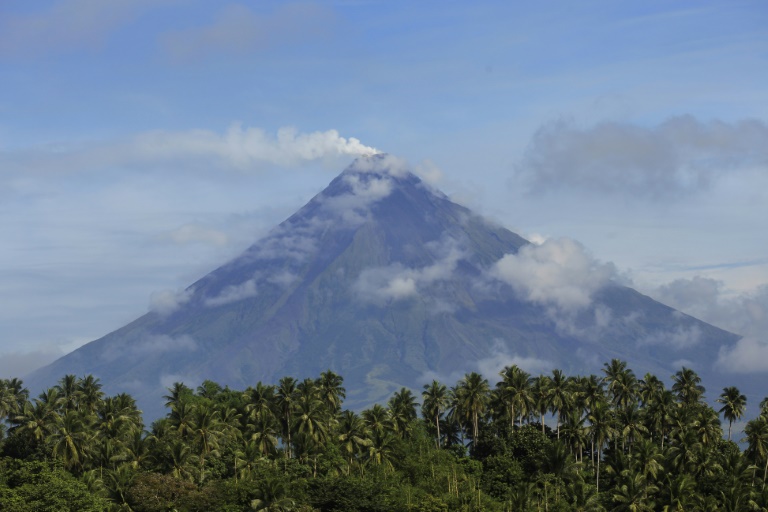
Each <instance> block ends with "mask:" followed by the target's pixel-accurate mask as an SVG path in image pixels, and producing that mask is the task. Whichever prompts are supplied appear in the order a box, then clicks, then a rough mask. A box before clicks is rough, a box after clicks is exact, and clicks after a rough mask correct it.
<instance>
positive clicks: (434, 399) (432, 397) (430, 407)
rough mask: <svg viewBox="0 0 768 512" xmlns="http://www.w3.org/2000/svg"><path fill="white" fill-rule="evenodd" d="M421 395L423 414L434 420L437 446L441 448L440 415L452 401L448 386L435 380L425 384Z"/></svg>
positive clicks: (426, 417)
mask: <svg viewBox="0 0 768 512" xmlns="http://www.w3.org/2000/svg"><path fill="white" fill-rule="evenodd" d="M421 397H422V405H421V414H422V415H423V416H424V418H425V419H427V420H429V421H432V420H434V422H435V429H436V430H437V447H438V448H440V445H441V443H440V417H441V416H442V415H443V413H444V412H445V410H446V409H447V408H448V404H449V403H450V397H449V394H448V388H447V387H445V385H444V384H440V383H439V382H438V381H436V380H433V381H432V382H431V383H430V384H424V391H423V392H422V393H421Z"/></svg>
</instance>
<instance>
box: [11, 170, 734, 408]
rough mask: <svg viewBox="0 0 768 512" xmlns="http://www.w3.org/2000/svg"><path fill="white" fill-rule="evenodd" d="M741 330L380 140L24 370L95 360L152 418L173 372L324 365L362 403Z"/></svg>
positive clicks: (645, 356) (639, 359) (650, 353)
mask: <svg viewBox="0 0 768 512" xmlns="http://www.w3.org/2000/svg"><path fill="white" fill-rule="evenodd" d="M737 339H738V336H736V335H734V334H731V333H728V332H725V331H723V330H720V329H718V328H716V327H713V326H711V325H709V324H706V323H704V322H701V321H699V320H696V319H694V318H692V317H689V316H687V315H685V314H682V313H680V312H678V311H675V310H673V309H671V308H669V307H667V306H665V305H663V304H660V303H658V302H656V301H654V300H652V299H650V298H649V297H646V296H644V295H641V294H640V293H638V292H636V291H634V290H632V289H631V288H628V287H626V286H623V285H622V284H621V279H620V278H619V277H618V276H617V275H616V272H615V270H614V269H613V268H612V266H611V265H607V264H603V263H600V262H599V261H596V260H595V259H594V258H592V257H591V256H590V255H589V254H588V253H587V252H586V251H585V250H584V249H583V248H582V247H581V246H579V245H578V244H577V243H575V242H573V241H570V240H554V241H547V242H545V243H544V244H541V245H536V244H532V243H529V242H528V241H527V240H525V239H523V238H521V237H520V236H518V235H516V234H515V233H512V232H511V231H509V230H507V229H504V228H502V227H499V226H497V225H494V224H493V223H490V222H488V221H487V220H485V219H483V218H482V217H480V216H478V215H476V214H474V213H472V212H471V211H470V210H468V209H467V208H465V207H463V206H460V205H458V204H456V203H454V202H452V201H451V200H450V199H449V198H448V197H446V196H445V195H443V194H442V193H440V192H439V191H437V190H435V189H433V188H432V187H431V186H429V185H427V184H425V183H424V182H422V181H421V180H420V179H419V178H417V177H416V176H415V175H413V174H412V173H410V172H409V171H408V170H407V168H406V166H405V165H404V164H403V163H402V162H401V161H400V160H398V159H396V158H394V157H391V156H388V155H374V156H369V157H361V158H359V159H358V160H356V161H355V162H353V163H352V165H350V166H349V167H348V168H347V169H346V170H344V171H343V172H342V173H341V174H340V175H339V176H338V177H336V178H335V179H334V180H333V181H332V182H331V183H330V184H329V185H328V187H327V188H326V189H325V190H323V191H322V192H321V193H319V194H318V195H317V196H315V197H314V198H312V200H310V201H309V202H308V203H307V204H306V205H305V206H304V207H303V208H301V209H300V210H299V211H297V212H296V213H295V214H294V215H292V216H291V217H290V218H288V219H287V220H285V221H284V222H283V223H281V224H280V225H278V226H277V227H276V228H274V229H273V230H272V231H271V232H270V233H269V234H268V235H267V236H266V237H265V238H263V239H261V240H259V241H258V242H256V243H255V244H254V245H252V246H251V247H249V248H248V249H247V250H246V251H245V252H244V253H243V254H242V255H241V256H239V257H238V258H236V259H234V260H232V261H230V262H229V263H227V264H225V265H223V266H222V267H220V268H218V269H216V270H214V271H213V272H211V273H210V274H208V275H206V276H205V277H203V278H202V279H200V280H198V281H197V282H195V283H194V284H192V285H191V286H189V287H188V288H187V289H186V290H185V291H184V292H183V293H181V294H177V295H176V296H173V297H165V300H163V301H157V302H156V304H155V307H154V308H153V310H152V311H150V312H149V313H147V314H145V315H144V316H142V317H140V318H138V319H137V320H135V321H133V322H131V323H130V324H128V325H126V326H124V327H122V328H120V329H118V330H116V331H114V332H112V333H110V334H108V335H106V336H104V337H103V338H101V339H98V340H96V341H93V342H91V343H88V344H87V345H84V346H83V347H81V348H79V349H77V350H75V351H74V352H72V353H70V354H68V355H66V356H64V357H62V358H61V359H59V360H57V361H55V362H54V363H52V364H50V365H48V366H46V367H44V368H41V369H39V370H37V371H36V372H34V373H33V374H32V375H30V376H29V377H27V379H26V381H27V384H28V385H30V387H31V389H33V390H35V389H38V388H42V387H44V386H50V385H53V384H54V383H55V382H56V381H57V380H58V379H59V378H61V377H62V376H63V375H65V374H77V375H84V374H94V375H95V376H97V377H99V378H100V379H101V382H102V383H103V384H104V388H105V390H106V391H108V392H120V391H125V392H128V393H131V394H132V395H133V396H134V397H136V398H137V400H138V401H139V404H140V405H141V406H142V407H143V408H144V409H145V411H146V413H147V415H148V416H149V417H154V416H157V415H159V414H161V412H162V409H161V402H162V398H161V397H162V395H163V394H165V391H166V389H165V388H167V387H169V386H171V385H172V384H173V382H175V381H183V382H185V383H187V384H188V385H190V386H196V385H197V384H199V383H200V382H201V381H202V380H204V379H210V380H214V381H216V382H219V383H221V384H226V385H229V386H231V387H233V388H237V389H244V388H245V387H247V386H252V385H255V384H256V382H257V381H260V380H261V381H265V382H270V383H271V382H276V381H277V380H278V379H279V378H280V377H283V376H288V375H291V376H294V377H298V378H302V377H307V376H317V375H318V374H319V373H320V372H322V371H324V370H326V369H331V370H333V371H335V372H337V373H339V374H341V375H342V376H343V377H344V379H345V382H344V384H345V387H346V388H347V401H346V403H347V405H348V406H350V407H358V408H359V407H363V406H366V405H369V404H371V403H373V402H375V401H383V400H385V399H386V398H387V397H388V396H389V395H390V394H391V393H392V392H393V391H395V390H397V389H399V388H400V387H402V386H406V387H410V388H412V389H415V390H419V389H421V386H422V385H423V384H424V383H425V382H427V381H429V380H431V379H432V378H438V379H442V380H445V381H446V382H452V379H456V378H458V377H460V376H462V375H463V374H464V373H465V372H468V371H481V372H483V373H484V374H485V376H486V377H493V376H494V375H493V374H492V373H495V372H498V370H500V369H501V368H502V367H503V365H505V364H517V365H518V366H521V367H523V368H525V369H527V370H528V371H531V372H539V371H549V370H550V369H551V368H554V367H559V368H561V369H563V370H565V371H566V372H567V373H568V372H570V373H574V374H575V373H589V372H595V371H597V369H599V368H600V366H601V365H602V363H603V362H605V361H608V360H610V359H612V358H621V359H625V360H628V361H629V362H630V365H631V366H632V367H633V368H634V369H635V370H636V372H638V373H640V374H642V373H644V372H646V371H651V372H655V373H659V375H661V376H664V375H670V374H671V373H674V371H676V370H677V369H679V367H678V368H674V367H673V364H676V362H678V363H679V362H680V361H682V360H685V362H687V363H688V364H689V365H690V364H694V363H695V364H696V365H697V366H695V367H696V368H697V370H698V369H700V368H701V369H710V368H711V367H712V364H713V362H714V361H715V360H716V357H717V353H718V350H719V349H720V347H721V346H723V345H730V344H733V343H735V341H736V340H737ZM691 349H695V350H691Z"/></svg>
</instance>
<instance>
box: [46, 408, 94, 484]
mask: <svg viewBox="0 0 768 512" xmlns="http://www.w3.org/2000/svg"><path fill="white" fill-rule="evenodd" d="M48 443H50V445H51V454H52V456H53V458H55V459H61V461H62V462H63V463H64V467H65V468H67V469H68V470H70V471H73V472H79V471H82V469H83V467H84V465H85V462H86V460H87V457H88V449H89V447H90V446H91V445H92V444H91V434H90V430H89V425H88V423H87V420H86V418H85V417H84V416H83V414H82V413H80V412H79V411H77V410H75V409H69V410H66V411H64V413H63V414H61V415H56V416H55V417H54V427H53V429H52V431H51V434H50V435H49V436H48Z"/></svg>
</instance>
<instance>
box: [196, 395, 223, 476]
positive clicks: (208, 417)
mask: <svg viewBox="0 0 768 512" xmlns="http://www.w3.org/2000/svg"><path fill="white" fill-rule="evenodd" d="M193 416H194V428H193V430H192V443H193V446H194V449H195V452H196V453H197V456H198V460H199V473H198V483H199V484H201V485H202V483H203V480H204V478H205V462H206V460H207V459H208V457H211V456H216V455H218V454H219V440H220V439H221V438H222V436H223V435H224V431H223V424H222V422H221V416H220V414H219V411H217V410H216V409H214V408H213V407H208V406H206V405H205V404H200V405H199V406H198V407H196V408H195V410H194V413H193Z"/></svg>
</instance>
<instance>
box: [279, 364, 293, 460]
mask: <svg viewBox="0 0 768 512" xmlns="http://www.w3.org/2000/svg"><path fill="white" fill-rule="evenodd" d="M296 384H297V383H296V379H294V378H293V377H283V378H282V379H280V381H279V382H278V386H277V389H276V391H275V406H276V407H277V410H278V411H279V417H280V427H281V429H282V436H283V444H284V446H285V456H286V457H288V458H291V430H292V429H293V425H292V422H291V416H292V413H293V408H294V402H295V400H296V397H297V390H296Z"/></svg>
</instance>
